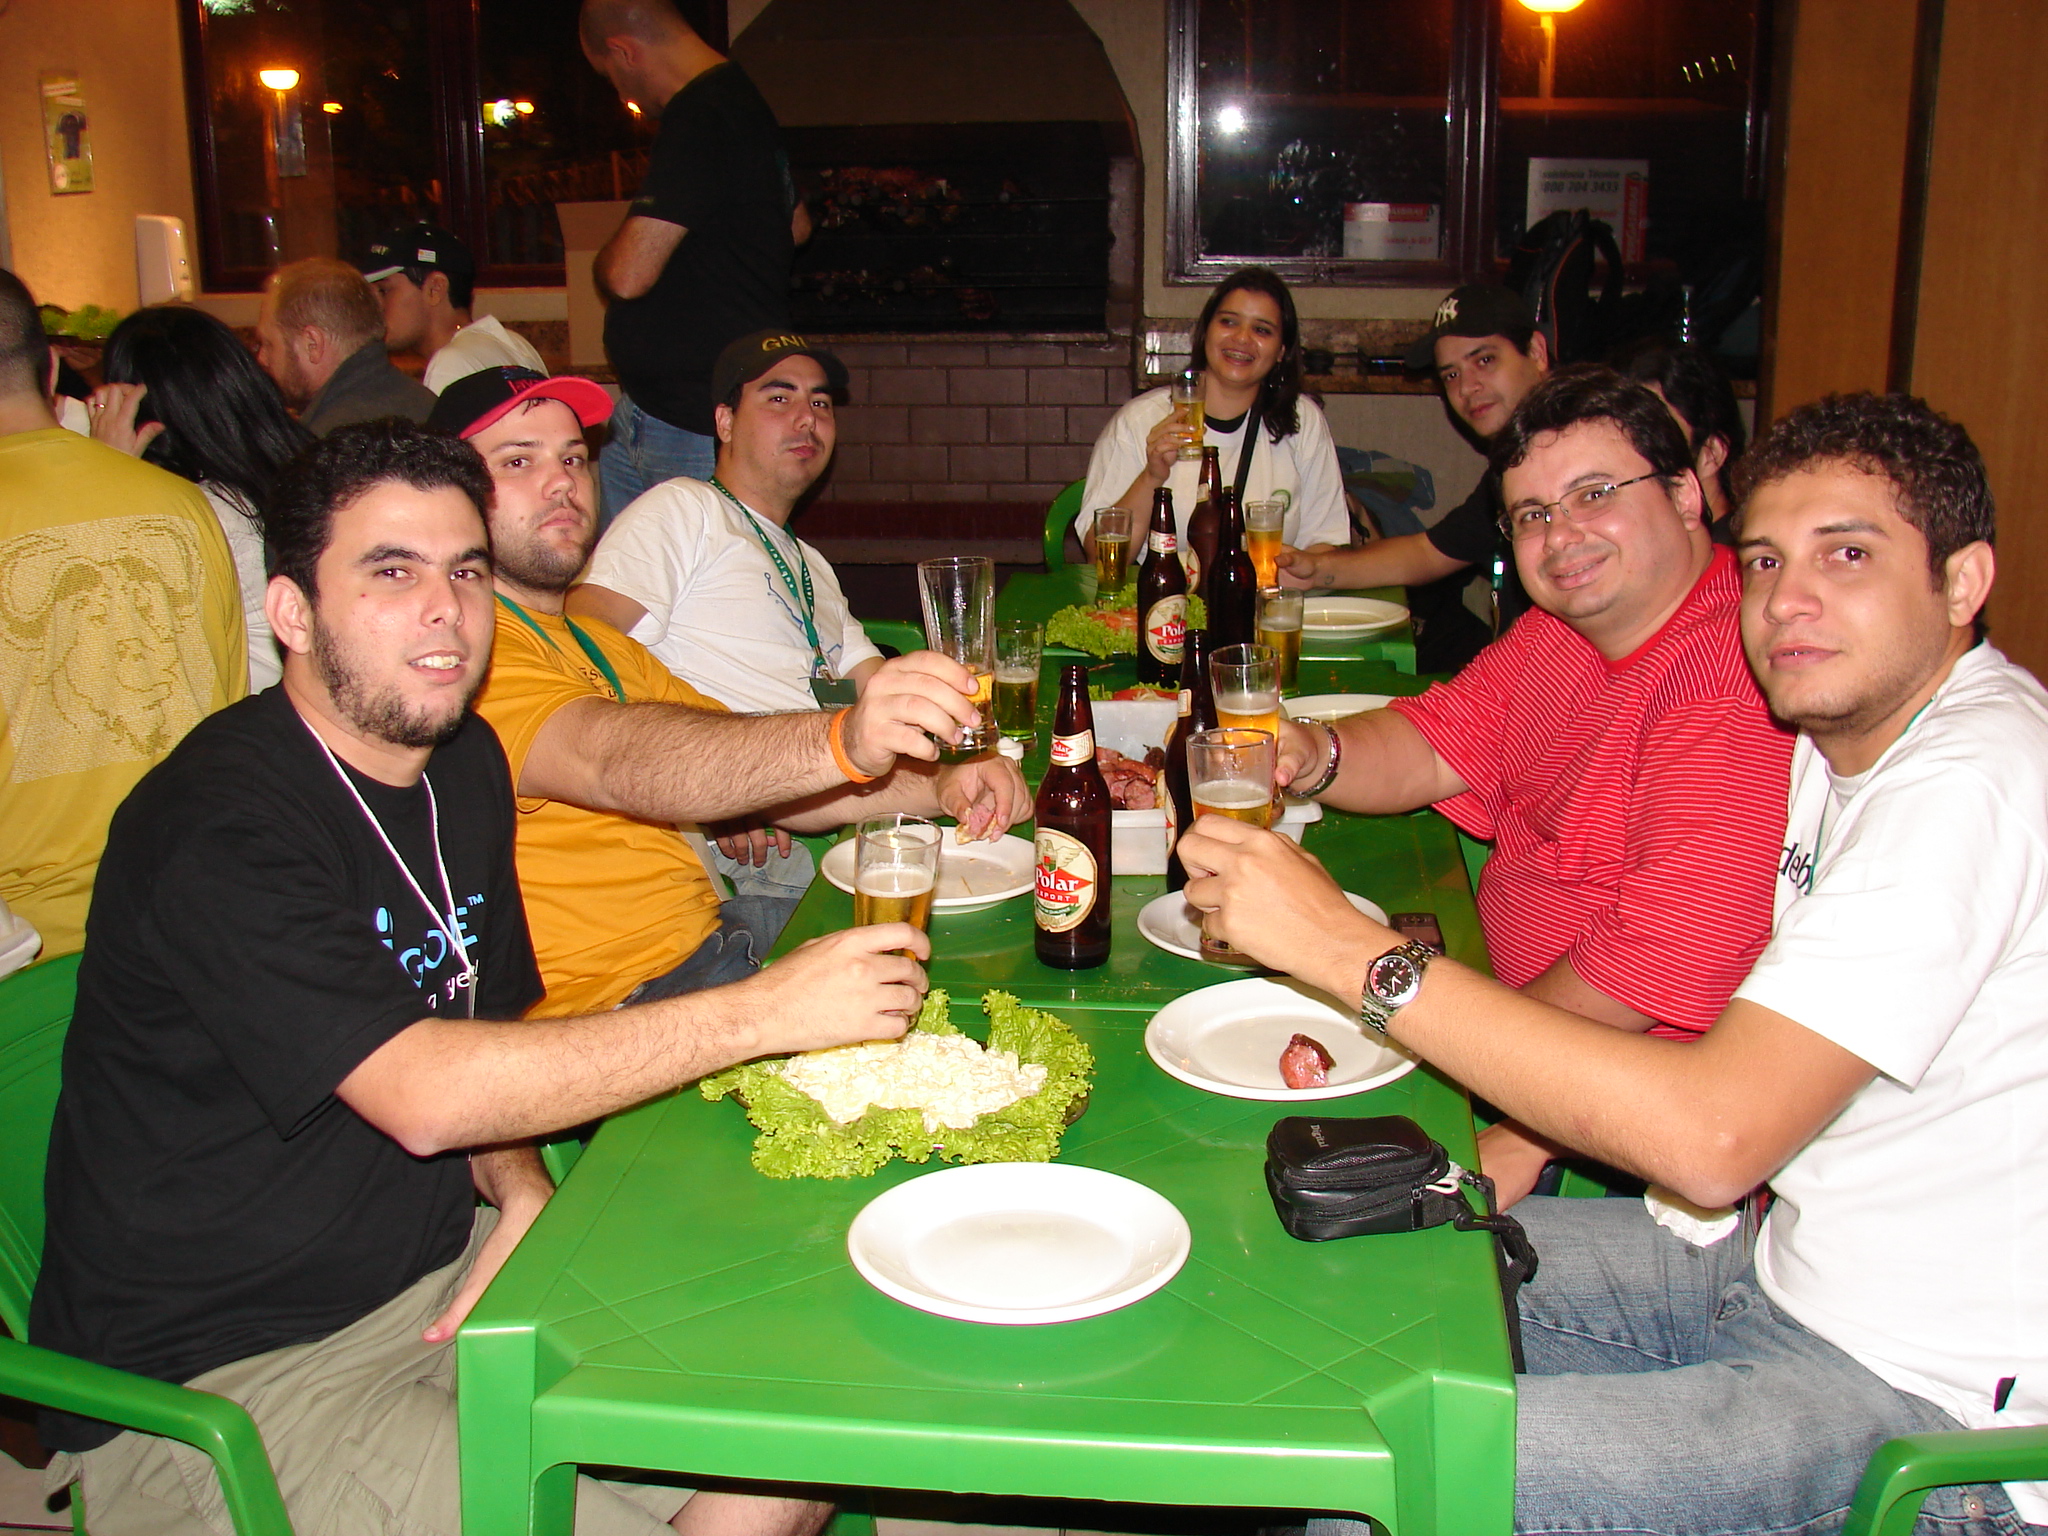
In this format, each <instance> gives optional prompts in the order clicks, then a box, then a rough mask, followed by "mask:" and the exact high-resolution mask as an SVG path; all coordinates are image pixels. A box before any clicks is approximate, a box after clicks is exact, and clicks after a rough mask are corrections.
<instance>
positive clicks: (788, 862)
mask: <svg viewBox="0 0 2048 1536" xmlns="http://www.w3.org/2000/svg"><path fill="white" fill-rule="evenodd" d="M709 847H710V849H711V863H712V866H713V867H714V868H715V869H717V871H718V872H719V873H720V874H721V875H723V876H725V878H726V881H727V882H728V883H729V884H730V885H731V886H732V900H731V901H728V902H726V903H725V904H724V905H723V906H721V907H720V908H719V909H718V910H719V912H720V914H721V915H723V916H724V917H725V918H726V920H727V921H732V920H733V919H734V918H735V917H737V918H738V919H739V920H740V921H742V922H744V923H745V924H746V925H747V927H748V928H750V929H752V930H753V933H754V936H755V940H756V942H755V945H754V952H755V953H756V954H757V955H765V954H767V953H768V950H769V947H770V946H771V945H773V944H774V942H775V941H776V939H777V938H778V937H780V936H781V933H782V930H783V929H784V928H786V927H787V926H789V920H790V918H792V917H794V916H795V915H796V908H797V903H798V902H800V901H802V900H803V899H804V892H805V891H808V890H809V889H810V888H811V877H812V876H814V875H815V874H817V872H818V865H817V861H816V860H814V859H813V858H812V857H811V850H810V849H809V848H807V847H805V846H804V845H803V844H802V843H799V842H791V844H790V845H789V857H788V858H784V857H783V856H782V855H781V854H779V853H776V852H775V851H774V850H773V849H770V850H769V853H768V862H767V863H766V864H742V863H741V862H740V861H739V860H738V859H734V858H729V857H727V856H726V855H725V854H724V853H722V852H720V851H719V848H718V845H717V844H716V843H712V844H710V845H709Z"/></svg>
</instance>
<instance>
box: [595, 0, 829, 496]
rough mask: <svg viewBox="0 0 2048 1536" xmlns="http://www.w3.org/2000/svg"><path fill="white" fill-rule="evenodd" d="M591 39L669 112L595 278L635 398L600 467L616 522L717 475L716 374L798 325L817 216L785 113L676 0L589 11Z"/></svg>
mask: <svg viewBox="0 0 2048 1536" xmlns="http://www.w3.org/2000/svg"><path fill="white" fill-rule="evenodd" d="M580 35H581V37H582V42H583V52H584V56H585V57H586V58H588V59H589V60H590V63H591V66H592V67H593V68H594V69H596V70H597V72H598V73H599V74H601V75H603V76H604V77H605V78H606V79H607V80H609V81H610V82H611V83H612V85H613V87H614V88H615V89H616V90H617V91H618V93H619V95H620V96H621V97H622V98H623V99H624V100H625V101H626V102H628V103H629V104H631V105H633V106H635V107H636V108H637V109H638V110H640V111H643V112H659V113H660V115H661V126H660V130H659V131H658V132H657V133H656V135H655V139H654V148H653V151H652V154H651V156H650V158H649V160H648V165H647V175H646V178H645V180H643V181H642V182H641V184H640V191H639V195H638V196H636V197H635V198H634V199H633V206H632V210H631V212H630V213H628V214H627V216H626V220H625V222H624V223H623V224H621V225H620V226H619V229H618V233H616V234H614V235H613V236H612V237H611V239H610V240H608V241H607V242H605V246H604V249H603V250H601V251H599V252H598V253H597V261H596V265H595V268H594V271H595V275H596V279H597V284H598V287H599V288H600V289H601V290H602V291H603V292H604V294H605V295H606V297H607V298H608V299H609V300H610V308H609V309H608V310H607V312H606V314H605V323H604V349H605V355H606V356H607V357H608V358H610V359H611V364H612V368H613V369H614V371H615V372H616V373H617V374H618V380H619V387H620V389H621V390H622V391H623V392H624V393H623V395H622V397H621V399H620V400H619V405H618V409H617V411H616V412H614V413H613V416H612V421H611V434H610V438H609V441H608V442H607V443H606V445H605V449H604V453H603V456H602V458H601V459H600V461H599V465H598V469H599V474H600V476H601V477H602V481H603V489H604V506H603V510H602V521H603V523H605V524H608V523H609V522H610V521H611V519H612V518H614V517H616V516H618V514H619V513H620V512H622V511H623V510H625V508H626V506H627V504H628V503H629V502H631V501H632V500H633V499H634V498H635V497H637V496H639V495H641V494H642V493H643V492H645V491H647V490H649V489H651V488H652V487H654V486H655V485H658V484H660V483H661V482H662V481H663V480H672V479H674V478H675V477H676V476H678V475H687V476H688V477H690V478H691V479H693V480H708V479H709V478H710V477H711V470H712V466H713V462H714V460H715V458H716V456H717V451H718V441H717V438H716V437H715V436H714V435H713V428H712V421H711V409H712V405H713V403H714V402H713V401H712V399H711V365H712V364H713V362H715V361H716V360H717V357H718V354H719V353H720V352H721V351H723V350H724V348H725V345H726V343H727V342H730V341H733V340H735V339H736V338H738V337H741V336H745V335H747V334H748V333H750V332H753V331H759V330H767V329H775V328H785V327H787V326H788V324H789V266H790V262H791V260H792V259H793V257H794V255H795V251H796V247H797V246H798V245H800V244H801V243H802V242H803V241H804V240H805V239H807V238H808V237H809V235H810V221H809V219H808V218H807V217H806V215H805V214H804V211H803V209H802V207H801V206H800V205H799V204H798V202H797V198H796V189H795V186H794V184H793V183H792V182H791V180H790V175H789V158H788V156H787V155H786V154H784V153H783V149H782V139H781V131H780V129H779V128H778V127H777V126H776V122H775V114H774V112H773V111H771V110H770V109H769V106H768V103H767V102H765V101H764V100H762V99H761V93H760V92H759V91H757V90H756V89H755V88H754V83H753V81H751V80H749V79H748V78H747V77H746V74H745V72H744V71H742V70H741V69H740V67H739V66H738V65H737V64H734V63H732V62H731V61H730V60H728V59H727V58H726V57H725V56H724V55H723V54H720V53H719V52H717V51H716V50H715V49H713V48H712V47H711V46H710V45H709V44H707V43H706V42H705V41H704V39H703V38H701V37H699V36H698V35H697V34H696V33H695V32H694V31H692V30H691V28H690V25H689V23H687V22H686V21H684V20H683V19H682V17H681V16H679V15H677V14H676V11H675V8H674V6H673V5H671V4H670V0H584V5H583V12H582V19H581V24H580Z"/></svg>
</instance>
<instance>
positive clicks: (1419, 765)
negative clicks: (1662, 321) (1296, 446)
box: [1282, 369, 1793, 1205]
mask: <svg viewBox="0 0 2048 1536" xmlns="http://www.w3.org/2000/svg"><path fill="white" fill-rule="evenodd" d="M1491 459H1492V467H1493V471H1494V473H1496V474H1498V475H1499V476H1500V480H1501V492H1502V504H1503V505H1504V506H1505V508H1506V511H1505V513H1504V515H1503V523H1504V531H1505V532H1506V534H1507V536H1508V538H1509V540H1510V542H1511V544H1512V547H1513V550H1514V555H1515V563H1516V566H1517V568H1518V570H1519V571H1520V573H1521V577H1522V582H1523V585H1524V586H1525V587H1526V588H1527V589H1528V591H1529V595H1530V597H1531V598H1532V599H1533V600H1534V602H1535V605H1536V606H1535V608H1534V609H1533V610H1531V611H1530V612H1529V613H1527V614H1525V615H1524V616H1523V617H1522V618H1521V619H1520V620H1519V621H1517V623H1516V624H1515V625H1514V627H1513V628H1511V629H1510V630H1509V631H1508V632H1507V633H1506V634H1505V635H1503V636H1502V637H1501V638H1500V639H1498V640H1496V641H1495V642H1494V643H1493V644H1492V645H1490V646H1488V647H1487V648H1486V649H1485V650H1484V651H1482V652H1481V653H1480V655H1479V657H1478V659H1477V660H1475V661H1474V662H1473V663H1472V665H1470V666H1469V667H1467V668H1466V669H1465V670H1464V671H1463V672H1462V673H1460V674H1459V675H1458V677H1457V678H1456V679H1455V680H1453V681H1452V682H1449V683H1445V684H1440V685H1438V686H1437V687H1435V688H1432V689H1430V690H1429V692H1427V693H1425V694H1424V695H1422V696H1421V697H1420V698H1416V699H1399V700H1396V701H1395V702H1394V703H1393V704H1392V705H1390V706H1389V707H1388V708H1386V709H1383V710H1375V711H1372V712H1370V713H1368V714H1364V715H1356V716H1353V717H1352V718H1351V719H1349V720H1346V721H1343V722H1341V723H1340V724H1339V725H1338V726H1337V727H1336V728H1334V730H1333V731H1332V730H1330V728H1327V727H1321V726H1317V725H1314V724H1305V723H1301V722H1292V723H1290V724H1288V725H1287V726H1286V727H1285V728H1284V740H1283V743H1282V766H1283V773H1285V774H1287V775H1288V776H1290V778H1291V781H1292V782H1294V783H1295V784H1296V785H1297V787H1298V788H1299V787H1302V786H1306V787H1309V788H1310V789H1312V790H1314V791H1315V792H1316V793H1318V794H1319V796H1320V797H1321V798H1322V799H1324V800H1326V801H1327V802H1328V803H1330V804H1334V805H1339V806H1342V807H1344V808H1346V809H1348V810H1357V811H1378V812H1389V811H1404V810H1412V809H1414V808H1415V807H1417V806H1421V805H1431V804H1433V805H1435V806H1436V807H1437V809H1438V810H1440V811H1442V812H1443V813H1444V814H1445V815H1446V816H1448V817H1449V818H1450V819H1451V820H1452V821H1454V822H1456V823H1457V824H1458V825H1459V826H1460V827H1461V828H1463V829H1464V830H1465V831H1466V832H1467V833H1469V834H1470V835H1472V836H1473V837H1475V838H1479V839H1481V840H1483V841H1487V842H1491V843H1492V844H1493V854H1492V856H1491V858H1489V860H1488V861H1487V865H1486V869H1485V872H1484V874H1483V875H1482V876H1481V879H1480V883H1479V915H1480V921H1481V923H1482V924H1483V926H1484V928H1485V932H1486V944H1487V951H1488V953H1489V954H1490V956H1491V957H1492V960H1493V969H1494V974H1495V976H1496V977H1498V978H1499V979H1500V980H1501V981H1502V982H1503V983H1505V984H1506V985H1508V986H1511V987H1516V988H1519V989H1521V990H1522V991H1524V992H1527V993H1528V994H1529V995H1531V996H1533V997H1537V998H1540V999H1542V1000H1544V1001H1546V1002H1550V1003H1555V1004H1557V1005H1559V1006H1561V1007H1565V1008H1569V1009H1571V1010H1572V1011H1573V1012H1575V1013H1579V1014H1582V1015H1584V1016H1586V1017H1587V1018H1591V1019H1597V1020H1599V1021H1600V1022H1602V1023H1606V1024H1611V1025H1613V1026H1614V1027H1615V1028H1617V1029H1626V1030H1634V1031H1637V1032H1639V1033H1640V1032H1648V1033H1651V1034H1655V1035H1662V1036H1666V1037H1669V1038H1675V1039H1690V1038H1693V1037H1695V1036H1697V1035H1699V1034H1701V1033H1702V1032H1704V1031H1705V1030H1706V1028H1707V1027H1708V1026H1709V1025H1710V1024H1712V1023H1713V1021H1714V1019H1715V1018H1716V1017H1717V1016H1718V1015H1719V1013H1720V1011H1721V1009H1722V1008H1723V1007H1724V1006H1725V1005H1726V1003H1727V1001H1728V999H1729V997H1730V995H1731V994H1733V992H1734V990H1735V988H1736V985H1737V984H1738V983H1739V982H1740V981H1741V980H1742V978H1743V976H1744V975H1745V974H1747V972H1748V970H1749V966H1750V962H1751V961H1753V960H1754V959H1755V958H1756V957H1757V955H1758V953H1760V952H1761V950H1762V949H1763V945H1764V941H1765V939H1766V938H1768V937H1769V934H1770V925H1771V889H1772V886H1771V882H1772V879H1773V877H1774V876H1775V874H1776V872H1777V863H1778V855H1779V845H1780V842H1781V840H1782V837H1783V834H1784V830H1785V794H1786V785H1787V781H1788V774H1789V768H1790V762H1791V755H1792V743H1793V736H1792V734H1791V733H1790V732H1788V731H1785V730H1782V729H1781V728H1779V727H1778V726H1776V725H1774V724H1773V723H1772V721H1771V719H1770V715H1769V712H1768V711H1767V710H1766V708H1765V705H1764V701H1763V697H1762V695H1761V694H1760V693H1759V692H1758V691H1757V687H1756V683H1755V681H1754V680H1753V679H1752V677H1751V676H1750V673H1749V669H1748V667H1747V666H1746V665H1745V664H1744V661H1743V656H1742V645H1741V638H1740V634H1739V631H1738V627H1737V616H1738V610H1739V606H1740V602H1741V580H1740V576H1739V574H1738V572H1737V570H1736V566H1735V562H1734V559H1733V557H1732V556H1731V555H1730V554H1729V552H1728V551H1727V550H1725V549H1716V548H1715V546H1714V545H1713V543H1712V541H1711V540H1710V539H1709V538H1708V536H1707V527H1706V521H1705V515H1704V501H1703V498H1702V495H1701V491H1700V486H1699V481H1698V480H1697V478H1696V477H1695V476H1694V474H1693V470H1692V456H1691V454H1690V452H1689V451H1688V449H1687V446H1686V441H1685V436H1684V433H1683V432H1681V431H1680V430H1679V428H1678V426H1677V424H1676V423H1675V422H1673V421H1672V419H1671V416H1670V413H1669V412H1668V411H1666V410H1665V409H1664V406H1663V404H1662V403H1661V402H1660V401H1659V400H1658V399H1657V397H1656V396H1655V395H1653V394H1651V393H1650V392H1649V391H1648V390H1646V389H1644V388H1643V387H1642V386H1641V385H1638V384H1634V383H1629V382H1626V381H1624V380H1623V379H1621V378H1620V377H1619V376H1618V375H1616V374H1614V373H1612V372H1609V371H1608V370H1606V369H1572V370H1568V371H1565V372H1562V373H1558V374H1554V375H1552V376H1551V377H1550V378H1548V379H1546V380H1545V381H1544V382H1543V383H1541V384H1539V385H1538V386H1537V387H1536V388H1535V389H1534V390H1532V391H1531V392H1530V394H1529V395H1528V396H1527V398H1526V399H1525V400H1524V401H1523V403H1522V405H1521V407H1520V409H1519V410H1518V411H1517V412H1516V413H1515V415H1514V417H1513V418H1512V419H1511V420H1510V421H1509V422H1508V423H1507V424H1506V425H1505V426H1504V427H1503V428H1502V429H1501V431H1500V432H1499V433H1498V434H1497V436H1496V437H1495V439H1494V442H1493V446H1492V452H1491ZM1326 732H1328V734H1326ZM1332 769H1334V770H1335V772H1334V774H1332V773H1331V770H1332ZM1325 779H1326V780H1327V782H1322V783H1320V787H1319V788H1317V786H1318V784H1319V781H1321V780H1325ZM1480 1142H1481V1146H1480V1151H1481V1156H1482V1158H1483V1161H1484V1165H1485V1168H1486V1171H1487V1173H1488V1174H1490V1175H1492V1176H1493V1178H1494V1179H1495V1180H1496V1182H1497V1184H1498V1185H1499V1189H1500V1196H1501V1202H1502V1204H1503V1205H1506V1204H1510V1203H1512V1202H1513V1201H1515V1200H1518V1199H1520V1198H1521V1197H1522V1196H1523V1195H1525V1194H1527V1193H1528V1192H1529V1190H1530V1189H1531V1188H1532V1187H1534V1185H1535V1182H1536V1180H1537V1178H1538V1177H1539V1176H1540V1175H1541V1173H1542V1170H1543V1167H1544V1165H1545V1163H1547V1162H1548V1161H1549V1160H1550V1158H1552V1157H1553V1156H1555V1155H1557V1153H1558V1148H1557V1147H1556V1145H1555V1143H1553V1142H1550V1141H1548V1140H1546V1139H1545V1138H1542V1137H1539V1136H1537V1135H1535V1134H1534V1133H1532V1132H1529V1131H1527V1130H1525V1129H1523V1128H1521V1127H1519V1126H1517V1125H1515V1124H1514V1123H1513V1122H1512V1121H1509V1122H1503V1123H1502V1124H1501V1125H1498V1126H1495V1127H1493V1128H1491V1129H1490V1130H1488V1131H1487V1132H1486V1133H1485V1134H1484V1135H1483V1136H1482V1137H1481V1138H1480Z"/></svg>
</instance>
